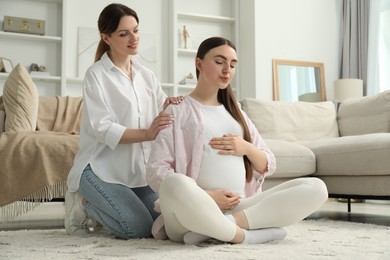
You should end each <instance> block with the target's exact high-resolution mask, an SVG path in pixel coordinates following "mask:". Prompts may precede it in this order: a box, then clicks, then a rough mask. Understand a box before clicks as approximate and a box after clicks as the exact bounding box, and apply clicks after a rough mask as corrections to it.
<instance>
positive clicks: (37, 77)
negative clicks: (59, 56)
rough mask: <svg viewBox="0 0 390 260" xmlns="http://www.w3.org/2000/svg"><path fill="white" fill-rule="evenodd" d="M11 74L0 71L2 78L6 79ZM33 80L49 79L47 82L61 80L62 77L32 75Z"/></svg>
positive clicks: (0, 77)
mask: <svg viewBox="0 0 390 260" xmlns="http://www.w3.org/2000/svg"><path fill="white" fill-rule="evenodd" d="M8 76H9V73H4V72H1V73H0V79H6V78H7V77H8ZM31 79H32V80H33V81H47V82H60V81H61V77H59V76H31Z"/></svg>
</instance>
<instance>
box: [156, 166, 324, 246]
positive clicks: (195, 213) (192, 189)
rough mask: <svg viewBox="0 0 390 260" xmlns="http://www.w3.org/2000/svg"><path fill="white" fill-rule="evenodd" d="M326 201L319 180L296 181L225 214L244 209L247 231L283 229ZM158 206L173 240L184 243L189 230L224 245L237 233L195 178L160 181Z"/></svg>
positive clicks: (262, 193)
mask: <svg viewBox="0 0 390 260" xmlns="http://www.w3.org/2000/svg"><path fill="white" fill-rule="evenodd" d="M327 198H328V191H327V188H326V185H325V183H324V182H323V181H322V180H320V179H318V178H310V177H309V178H299V179H293V180H290V181H287V182H284V183H282V184H280V185H278V186H275V187H273V188H271V189H269V190H266V191H264V192H261V193H258V194H256V195H254V196H252V197H249V198H245V199H242V200H241V202H240V204H239V205H238V206H237V207H235V208H234V209H233V210H232V211H231V212H228V213H229V214H231V213H234V212H237V211H240V210H243V211H244V213H245V216H246V218H247V220H248V223H249V229H259V228H269V227H285V226H288V225H291V224H294V223H297V222H299V221H301V220H302V219H304V218H306V217H307V216H309V215H310V214H311V213H313V212H314V211H316V210H318V209H319V208H320V207H321V206H322V205H323V204H324V203H325V201H326V200H327ZM160 206H161V212H162V215H163V218H164V222H165V230H166V232H167V235H168V237H169V239H171V240H172V241H176V242H183V236H184V234H185V233H187V232H188V231H193V232H196V233H200V234H203V235H206V236H209V237H213V238H215V239H218V240H221V241H225V242H228V241H231V240H232V239H233V237H234V236H235V234H236V224H234V223H233V222H231V221H230V220H229V219H228V218H227V217H226V216H225V215H224V213H223V212H222V211H221V210H220V209H219V207H218V205H217V204H216V203H215V201H214V200H213V199H212V198H211V197H210V196H209V195H208V194H207V192H206V191H204V190H203V189H202V188H200V187H199V186H198V185H197V184H196V182H195V180H194V179H192V178H190V177H187V176H185V175H183V174H172V175H170V176H168V177H167V178H166V179H165V180H164V181H163V182H162V184H161V187H160Z"/></svg>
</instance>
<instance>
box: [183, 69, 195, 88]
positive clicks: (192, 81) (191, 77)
mask: <svg viewBox="0 0 390 260" xmlns="http://www.w3.org/2000/svg"><path fill="white" fill-rule="evenodd" d="M179 84H180V85H196V79H195V78H194V75H192V73H191V72H190V73H189V74H188V75H187V76H186V77H185V78H184V79H182V80H181V81H180V82H179Z"/></svg>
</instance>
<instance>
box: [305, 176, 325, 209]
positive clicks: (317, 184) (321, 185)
mask: <svg viewBox="0 0 390 260" xmlns="http://www.w3.org/2000/svg"><path fill="white" fill-rule="evenodd" d="M305 181H306V182H307V184H308V185H309V187H310V189H311V191H312V196H313V197H315V198H318V201H320V202H321V203H324V202H325V201H326V200H327V199H328V188H327V187H326V184H325V182H324V181H323V180H321V179H319V178H315V177H310V178H305Z"/></svg>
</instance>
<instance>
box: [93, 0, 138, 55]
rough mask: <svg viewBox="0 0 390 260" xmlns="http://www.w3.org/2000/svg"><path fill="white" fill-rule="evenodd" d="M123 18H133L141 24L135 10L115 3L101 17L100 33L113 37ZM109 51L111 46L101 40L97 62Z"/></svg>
mask: <svg viewBox="0 0 390 260" xmlns="http://www.w3.org/2000/svg"><path fill="white" fill-rule="evenodd" d="M123 16H133V17H134V18H135V20H137V23H139V19H138V15H137V13H136V12H135V11H134V10H133V9H131V8H129V7H127V6H125V5H123V4H116V3H114V4H109V5H107V6H106V7H105V8H104V9H103V11H102V12H101V13H100V15H99V19H98V28H99V32H100V33H105V34H107V35H111V33H113V32H115V31H116V29H117V28H118V25H119V22H120V20H121V18H122V17H123ZM109 49H110V46H108V44H107V43H105V41H104V40H103V39H101V38H100V42H99V45H98V47H97V50H96V54H95V62H96V61H98V60H100V59H101V57H102V56H103V54H104V53H105V52H106V51H108V50H109Z"/></svg>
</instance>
